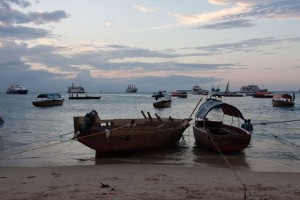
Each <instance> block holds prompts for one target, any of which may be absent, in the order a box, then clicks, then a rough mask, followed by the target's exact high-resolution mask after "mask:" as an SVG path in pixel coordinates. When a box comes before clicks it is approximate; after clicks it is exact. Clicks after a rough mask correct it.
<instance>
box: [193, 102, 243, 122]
mask: <svg viewBox="0 0 300 200" xmlns="http://www.w3.org/2000/svg"><path fill="white" fill-rule="evenodd" d="M214 108H221V109H222V111H223V113H224V114H225V115H229V116H233V117H238V118H241V119H244V116H243V114H242V113H241V111H239V109H237V108H236V107H234V106H232V105H230V104H227V103H224V102H222V101H219V100H216V99H208V100H207V101H206V102H204V103H203V104H202V105H201V106H200V107H199V109H198V111H197V113H196V118H200V119H205V118H206V115H207V114H208V113H209V112H210V111H211V110H212V109H214Z"/></svg>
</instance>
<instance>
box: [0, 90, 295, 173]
mask: <svg viewBox="0 0 300 200" xmlns="http://www.w3.org/2000/svg"><path fill="white" fill-rule="evenodd" d="M289 93H291V92H289ZM37 95H38V93H28V94H27V95H7V94H5V93H0V101H1V103H0V115H1V117H2V118H3V119H4V120H5V121H6V125H5V126H4V127H2V128H1V129H0V166H25V167H35V166H72V165H95V164H97V165H102V164H108V163H152V164H175V165H198V166H206V165H209V166H213V167H216V168H217V167H227V165H226V163H225V162H224V160H223V159H222V157H221V156H220V155H219V154H218V153H215V152H212V151H209V150H206V149H203V148H200V147H197V146H195V141H194V136H193V130H192V126H190V127H189V128H188V129H187V130H186V131H185V132H184V135H183V138H182V139H181V140H180V141H179V143H178V145H174V146H171V147H163V148H157V149H155V150H151V151H147V152H137V153H134V154H130V155H123V156H119V157H104V158H97V159H95V152H94V150H92V149H89V148H88V147H86V146H84V145H82V144H81V143H79V142H77V141H74V140H72V137H73V133H72V131H73V116H81V115H82V116H83V115H85V114H86V113H88V112H90V111H91V110H96V111H97V112H98V113H99V116H100V117H101V118H102V119H108V118H132V119H135V118H143V116H142V114H141V111H142V110H143V111H144V112H150V113H151V114H152V116H154V114H155V113H157V114H158V115H159V116H161V117H169V116H172V117H173V118H188V117H190V115H191V114H192V112H193V110H194V108H195V107H196V105H197V103H198V101H199V100H200V98H201V97H202V96H198V95H192V94H188V98H187V99H180V98H172V100H173V103H172V107H171V108H165V109H155V108H153V105H152V103H153V98H152V97H151V93H135V94H126V93H119V94H116V93H114V94H108V93H102V94H100V95H101V99H100V100H69V99H68V94H67V93H61V95H62V96H63V98H65V102H64V105H63V106H57V107H52V108H37V107H34V106H33V105H32V101H34V100H35V98H36V96H37ZM90 95H99V94H90ZM204 101H205V96H203V100H202V101H201V103H203V102H204ZM223 101H224V102H226V103H229V104H232V105H234V106H236V107H237V108H239V109H240V111H241V112H242V113H243V115H244V117H245V118H250V119H251V121H252V123H253V125H254V132H253V135H252V140H251V142H250V145H249V146H248V148H247V149H245V150H244V151H242V152H240V153H236V154H226V155H225V158H226V159H227V160H228V162H229V163H230V164H231V166H232V167H234V168H235V169H248V170H253V171H289V172H299V171H300V168H299V164H300V151H299V150H300V94H299V93H296V104H295V106H294V108H276V107H273V106H272V103H271V99H269V98H267V99H258V98H252V97H223ZM201 103H200V104H201ZM192 118H194V115H192ZM293 120H294V121H293ZM191 123H192V125H193V121H191ZM264 123H265V124H264Z"/></svg>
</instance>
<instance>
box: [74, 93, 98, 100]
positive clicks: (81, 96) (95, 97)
mask: <svg viewBox="0 0 300 200" xmlns="http://www.w3.org/2000/svg"><path fill="white" fill-rule="evenodd" d="M100 98H101V96H90V95H87V94H85V95H82V94H76V95H73V94H70V95H69V99H71V100H85V99H86V100H89V99H100Z"/></svg>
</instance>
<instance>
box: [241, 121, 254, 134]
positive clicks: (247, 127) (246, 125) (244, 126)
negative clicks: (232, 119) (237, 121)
mask: <svg viewBox="0 0 300 200" xmlns="http://www.w3.org/2000/svg"><path fill="white" fill-rule="evenodd" d="M241 128H242V129H245V130H247V131H249V132H251V131H253V126H252V124H251V120H250V119H244V123H243V124H242V126H241Z"/></svg>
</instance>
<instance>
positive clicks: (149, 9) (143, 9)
mask: <svg viewBox="0 0 300 200" xmlns="http://www.w3.org/2000/svg"><path fill="white" fill-rule="evenodd" d="M132 7H133V8H135V9H137V10H139V11H141V12H142V13H152V12H156V11H157V9H158V8H157V7H156V8H153V7H149V6H144V5H134V6H132Z"/></svg>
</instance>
